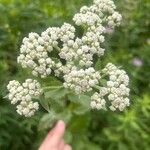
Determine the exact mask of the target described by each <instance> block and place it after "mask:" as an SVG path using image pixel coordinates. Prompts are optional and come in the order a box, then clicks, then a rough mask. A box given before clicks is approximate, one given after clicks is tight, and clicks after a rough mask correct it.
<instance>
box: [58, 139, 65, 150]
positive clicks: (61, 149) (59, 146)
mask: <svg viewBox="0 0 150 150" xmlns="http://www.w3.org/2000/svg"><path fill="white" fill-rule="evenodd" d="M64 147H65V142H64V140H61V141H60V143H59V145H58V150H63V149H64Z"/></svg>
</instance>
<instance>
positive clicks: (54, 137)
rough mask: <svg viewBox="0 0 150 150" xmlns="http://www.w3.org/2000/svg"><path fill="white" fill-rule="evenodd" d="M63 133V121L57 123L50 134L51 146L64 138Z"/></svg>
mask: <svg viewBox="0 0 150 150" xmlns="http://www.w3.org/2000/svg"><path fill="white" fill-rule="evenodd" d="M64 132H65V123H64V122H63V121H61V120H60V121H58V123H57V125H56V126H55V128H54V129H53V131H52V133H51V142H52V144H53V145H57V144H59V142H60V140H61V139H62V137H63V136H64Z"/></svg>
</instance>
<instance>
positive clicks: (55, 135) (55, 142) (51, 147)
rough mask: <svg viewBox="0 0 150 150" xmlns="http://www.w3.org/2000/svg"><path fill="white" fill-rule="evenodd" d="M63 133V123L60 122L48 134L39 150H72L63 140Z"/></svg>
mask: <svg viewBox="0 0 150 150" xmlns="http://www.w3.org/2000/svg"><path fill="white" fill-rule="evenodd" d="M64 133H65V123H64V122H63V121H61V120H60V121H58V122H57V124H56V125H55V127H54V128H53V129H52V130H51V131H50V132H49V133H48V135H47V136H46V138H45V140H44V141H43V143H42V144H41V146H40V148H39V150H72V148H71V146H70V145H68V144H66V143H65V141H64V140H63V136H64Z"/></svg>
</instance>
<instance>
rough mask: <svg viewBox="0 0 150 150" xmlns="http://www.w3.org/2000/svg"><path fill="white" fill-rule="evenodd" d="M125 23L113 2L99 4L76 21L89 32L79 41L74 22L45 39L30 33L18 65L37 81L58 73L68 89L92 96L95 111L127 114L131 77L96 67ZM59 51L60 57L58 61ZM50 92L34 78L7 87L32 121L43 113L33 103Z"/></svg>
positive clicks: (84, 10)
mask: <svg viewBox="0 0 150 150" xmlns="http://www.w3.org/2000/svg"><path fill="white" fill-rule="evenodd" d="M121 20H122V16H121V15H120V14H119V13H118V12H117V11H116V6H115V4H114V2H113V1H112V0H94V2H93V4H92V5H91V6H90V7H87V6H83V7H82V8H81V9H80V12H79V13H77V14H75V15H74V17H73V21H74V23H75V25H77V26H81V27H83V28H84V33H83V35H82V37H77V35H76V29H75V27H74V26H73V25H71V24H69V23H64V24H63V25H62V26H61V27H49V28H48V29H46V30H45V31H44V32H42V33H41V35H39V34H37V33H29V36H28V37H25V38H24V39H23V42H22V45H21V48H20V55H19V56H18V58H17V62H18V63H19V64H20V65H21V66H22V67H23V68H29V69H30V70H31V71H32V74H33V76H35V77H41V78H46V77H48V76H51V75H52V74H53V75H55V77H56V78H60V79H61V81H62V82H63V83H62V85H63V87H64V88H67V89H69V90H70V91H74V93H76V94H78V95H80V94H82V93H84V94H90V97H91V103H90V107H91V109H97V110H100V109H104V110H107V109H110V110H112V111H115V110H120V111H123V110H124V109H125V108H126V107H127V106H129V105H130V102H129V98H128V97H129V91H130V89H129V88H128V84H129V77H128V75H127V74H126V72H125V71H124V70H122V69H120V68H119V67H117V66H115V65H113V64H112V63H108V64H106V66H105V67H104V68H103V69H101V70H96V69H95V68H94V67H93V66H94V64H93V56H96V55H97V56H98V57H102V56H103V55H104V52H105V49H104V48H103V47H102V45H103V42H104V41H105V35H106V34H107V29H108V28H111V29H114V28H115V27H116V26H119V25H120V22H121ZM53 51H55V52H57V53H58V56H57V57H55V58H54V57H53V55H52V53H53ZM104 79H105V82H103V83H102V82H101V81H102V80H103V81H104ZM44 88H45V87H42V86H41V85H40V83H39V82H38V81H36V80H34V79H26V80H25V82H24V83H19V82H18V81H16V80H13V81H10V82H9V84H8V86H7V89H8V91H9V93H8V95H7V97H8V99H9V100H10V101H11V103H12V104H14V105H16V109H17V112H18V113H19V114H20V115H23V116H25V117H31V116H32V115H34V113H35V112H36V111H37V110H38V108H39V103H38V102H35V101H33V99H35V97H36V98H39V99H40V95H43V94H44V90H43V89H44ZM85 103H86V101H85Z"/></svg>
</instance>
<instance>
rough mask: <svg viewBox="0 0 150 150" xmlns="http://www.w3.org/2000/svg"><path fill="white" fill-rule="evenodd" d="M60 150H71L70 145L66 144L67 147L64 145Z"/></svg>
mask: <svg viewBox="0 0 150 150" xmlns="http://www.w3.org/2000/svg"><path fill="white" fill-rule="evenodd" d="M62 150H72V148H71V146H70V145H68V144H67V145H65V147H64V149H62Z"/></svg>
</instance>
